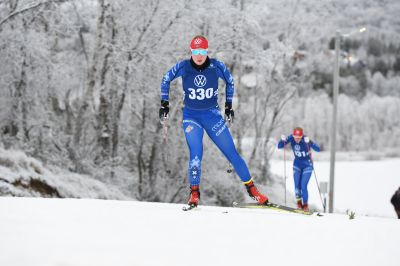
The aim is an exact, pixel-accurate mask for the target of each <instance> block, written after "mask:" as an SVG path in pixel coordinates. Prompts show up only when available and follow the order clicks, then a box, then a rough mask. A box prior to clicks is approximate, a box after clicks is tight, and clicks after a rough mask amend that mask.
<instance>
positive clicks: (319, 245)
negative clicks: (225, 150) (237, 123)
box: [0, 198, 400, 266]
mask: <svg viewBox="0 0 400 266" xmlns="http://www.w3.org/2000/svg"><path fill="white" fill-rule="evenodd" d="M182 206H184V204H163V203H144V202H132V201H110V200H107V201H106V200H86V199H43V198H0V236H1V238H0V250H1V253H0V265H7V266H26V265H29V266H50V265H51V266H54V265H55V266H58V265H60V266H69V265H70V266H87V265H96V266H103V265H104V266H105V265H110V266H111V265H113V266H114V265H118V266H124V265H126V266H128V265H129V266H131V265H140V266H153V265H154V266H160V265H173V266H179V265H182V266H183V265H191V266H197V265H199V266H200V265H202V266H205V265H207V266H212V265H230V266H232V265H238V266H244V265H296V266H302V265H304V266H305V265H307V266H310V265H332V266H337V265H363V266H366V265H371V266H372V265H374V266H375V265H385V266H391V265H393V266H394V265H398V256H397V252H398V241H399V239H400V222H399V220H396V219H389V218H373V217H361V216H356V218H355V219H353V220H349V219H348V217H347V215H335V214H326V215H325V216H324V217H315V216H306V215H298V214H295V213H283V212H279V211H274V210H268V209H240V208H228V207H226V208H225V207H208V206H200V207H199V209H198V210H196V211H190V212H184V211H182Z"/></svg>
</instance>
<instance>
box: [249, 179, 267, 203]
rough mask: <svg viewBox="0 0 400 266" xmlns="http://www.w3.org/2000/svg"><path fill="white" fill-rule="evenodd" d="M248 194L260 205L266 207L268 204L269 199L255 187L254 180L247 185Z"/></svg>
mask: <svg viewBox="0 0 400 266" xmlns="http://www.w3.org/2000/svg"><path fill="white" fill-rule="evenodd" d="M245 186H246V190H247V193H249V196H250V197H251V198H252V199H254V200H256V201H257V202H258V204H260V205H266V204H267V203H268V197H267V196H265V195H263V194H261V193H260V192H259V191H258V189H257V188H256V186H255V185H254V182H253V180H250V181H249V182H247V183H245Z"/></svg>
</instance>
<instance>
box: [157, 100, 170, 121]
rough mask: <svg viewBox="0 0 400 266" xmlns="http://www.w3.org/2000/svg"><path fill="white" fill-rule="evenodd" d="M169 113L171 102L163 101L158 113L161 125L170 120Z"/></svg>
mask: <svg viewBox="0 0 400 266" xmlns="http://www.w3.org/2000/svg"><path fill="white" fill-rule="evenodd" d="M168 113H169V101H165V100H161V107H160V111H159V113H158V114H159V117H160V122H161V124H162V123H164V122H165V121H166V120H167V119H168Z"/></svg>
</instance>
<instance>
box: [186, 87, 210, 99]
mask: <svg viewBox="0 0 400 266" xmlns="http://www.w3.org/2000/svg"><path fill="white" fill-rule="evenodd" d="M188 90H189V99H192V100H195V99H197V100H204V99H206V98H207V99H210V98H211V97H212V96H213V88H208V89H204V88H198V89H193V88H189V89H188Z"/></svg>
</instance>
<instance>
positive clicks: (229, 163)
mask: <svg viewBox="0 0 400 266" xmlns="http://www.w3.org/2000/svg"><path fill="white" fill-rule="evenodd" d="M226 120H228V128H230V127H231V126H232V121H231V119H230V118H229V117H228V119H226V117H225V121H226ZM226 172H227V173H228V174H230V173H232V172H233V167H232V164H231V162H229V161H228V168H227V169H226Z"/></svg>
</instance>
